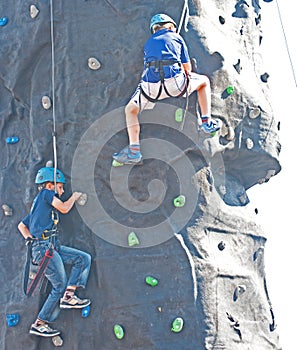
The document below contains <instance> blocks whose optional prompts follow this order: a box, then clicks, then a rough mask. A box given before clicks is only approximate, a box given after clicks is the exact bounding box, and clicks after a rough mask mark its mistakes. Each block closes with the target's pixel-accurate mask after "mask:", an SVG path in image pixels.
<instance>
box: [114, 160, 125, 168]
mask: <svg viewBox="0 0 297 350" xmlns="http://www.w3.org/2000/svg"><path fill="white" fill-rule="evenodd" d="M123 165H124V164H123V163H120V162H118V161H116V160H115V159H114V160H113V161H112V166H113V167H115V168H117V167H119V166H123Z"/></svg>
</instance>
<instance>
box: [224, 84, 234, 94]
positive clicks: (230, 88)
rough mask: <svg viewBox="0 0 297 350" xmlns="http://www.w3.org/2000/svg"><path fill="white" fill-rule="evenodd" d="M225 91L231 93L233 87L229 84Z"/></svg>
mask: <svg viewBox="0 0 297 350" xmlns="http://www.w3.org/2000/svg"><path fill="white" fill-rule="evenodd" d="M226 92H227V94H228V95H231V94H233V92H234V87H233V86H231V85H230V86H228V87H227V89H226Z"/></svg>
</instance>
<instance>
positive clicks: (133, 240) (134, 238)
mask: <svg viewBox="0 0 297 350" xmlns="http://www.w3.org/2000/svg"><path fill="white" fill-rule="evenodd" d="M128 245H129V247H133V246H135V245H139V239H138V237H137V236H136V233H135V232H130V233H129V236H128Z"/></svg>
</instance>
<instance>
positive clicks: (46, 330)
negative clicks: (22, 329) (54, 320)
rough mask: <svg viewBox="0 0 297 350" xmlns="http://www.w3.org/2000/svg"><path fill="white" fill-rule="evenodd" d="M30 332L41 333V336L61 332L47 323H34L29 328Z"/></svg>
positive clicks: (49, 335) (54, 334)
mask: <svg viewBox="0 0 297 350" xmlns="http://www.w3.org/2000/svg"><path fill="white" fill-rule="evenodd" d="M29 333H30V334H35V335H39V336H40V337H55V336H56V335H59V334H60V333H61V332H60V331H57V330H56V329H52V328H51V327H50V326H49V325H48V324H47V323H44V324H41V325H39V326H36V325H35V324H34V323H33V324H32V325H31V328H30V330H29Z"/></svg>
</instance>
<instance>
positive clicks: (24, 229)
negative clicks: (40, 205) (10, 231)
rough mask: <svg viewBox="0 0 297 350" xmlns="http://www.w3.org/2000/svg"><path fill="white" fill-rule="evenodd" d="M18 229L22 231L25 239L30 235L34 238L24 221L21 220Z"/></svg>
mask: <svg viewBox="0 0 297 350" xmlns="http://www.w3.org/2000/svg"><path fill="white" fill-rule="evenodd" d="M18 229H19V231H20V232H21V234H22V236H23V237H24V239H26V238H29V237H30V238H32V235H31V233H30V231H29V229H28V227H27V226H26V225H25V224H24V223H23V222H20V223H19V224H18Z"/></svg>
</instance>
